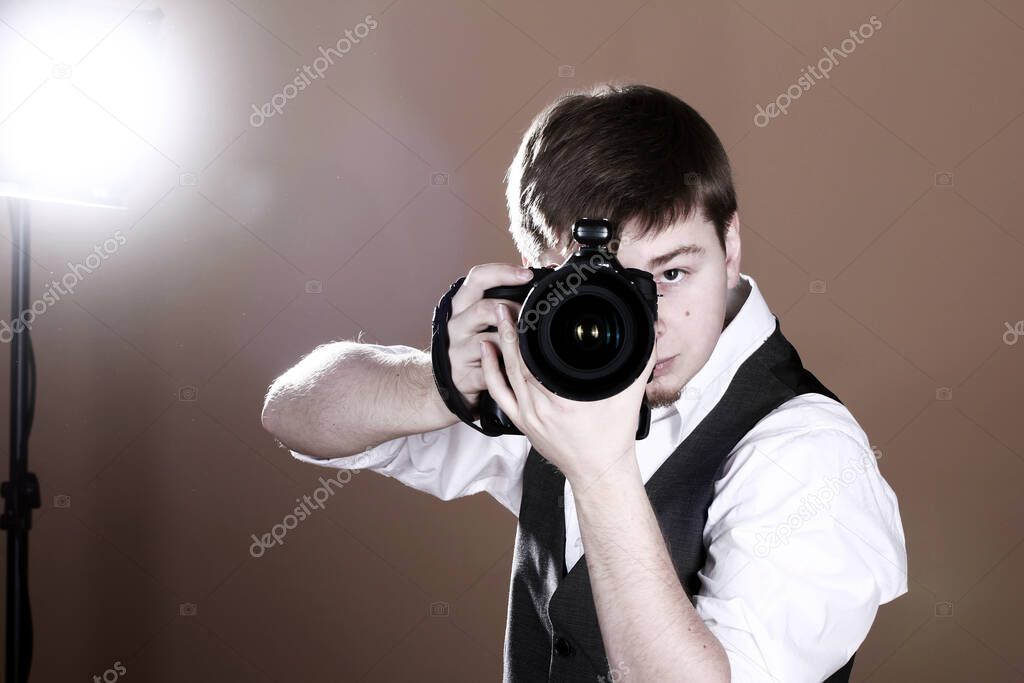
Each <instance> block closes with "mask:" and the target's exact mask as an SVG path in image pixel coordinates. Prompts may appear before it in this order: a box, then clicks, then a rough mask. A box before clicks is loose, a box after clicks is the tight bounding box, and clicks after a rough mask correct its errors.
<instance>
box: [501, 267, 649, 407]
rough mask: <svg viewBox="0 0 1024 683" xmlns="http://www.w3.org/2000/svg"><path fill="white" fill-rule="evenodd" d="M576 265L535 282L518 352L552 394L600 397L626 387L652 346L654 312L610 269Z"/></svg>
mask: <svg viewBox="0 0 1024 683" xmlns="http://www.w3.org/2000/svg"><path fill="white" fill-rule="evenodd" d="M572 276H573V271H572V270H570V269H566V270H565V271H564V272H562V273H559V274H554V275H553V276H552V277H551V278H550V279H547V280H545V281H542V282H541V283H539V284H538V285H535V289H534V290H533V291H531V293H530V294H529V295H528V296H527V298H526V299H525V301H524V303H523V307H522V309H521V311H520V319H521V322H520V351H522V354H523V360H524V361H525V362H526V365H527V367H528V368H529V369H530V372H532V373H533V374H534V376H535V377H536V378H537V379H538V380H539V381H540V382H541V384H543V385H544V386H545V387H547V388H548V389H549V390H551V391H553V392H554V393H556V394H558V395H560V396H564V397H566V398H570V399H573V400H577V401H597V400H600V399H602V398H607V397H609V396H613V395H615V394H617V393H618V392H620V391H622V390H623V389H625V388H626V387H627V386H629V384H630V383H631V382H632V381H633V380H635V379H636V377H637V376H638V375H639V373H640V371H641V370H642V369H643V367H644V364H645V363H646V361H647V358H648V356H649V355H650V353H651V351H652V349H653V347H654V326H653V322H654V320H653V316H652V313H651V311H650V310H649V309H648V307H647V304H646V303H645V302H644V300H643V299H642V298H641V295H640V293H639V292H638V290H637V289H636V287H634V286H633V284H632V283H631V281H628V280H626V279H625V278H624V277H622V276H620V275H618V274H617V273H614V272H610V271H609V272H606V271H603V270H597V271H595V272H588V274H587V277H586V281H584V282H582V283H581V282H578V281H577V282H575V283H574V282H573V281H572Z"/></svg>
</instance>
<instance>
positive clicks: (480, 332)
mask: <svg viewBox="0 0 1024 683" xmlns="http://www.w3.org/2000/svg"><path fill="white" fill-rule="evenodd" d="M532 275H533V274H532V273H531V272H530V270H529V269H528V268H525V267H523V266H513V265H510V264H508V263H484V264H481V265H477V266H473V267H472V268H470V269H469V272H468V273H467V274H466V279H465V280H463V281H462V285H461V286H460V287H459V289H458V291H457V292H455V296H454V297H452V316H451V319H449V321H448V338H449V348H448V356H449V359H450V362H451V365H452V382H453V383H454V384H455V388H456V389H458V390H459V392H461V393H462V396H463V397H464V398H465V400H466V403H467V404H468V405H469V407H470V409H471V410H472V411H473V412H474V414H475V413H476V411H477V406H478V404H479V401H480V392H481V391H484V390H486V389H487V382H486V381H485V380H484V372H483V366H482V365H481V363H480V342H481V341H490V342H491V343H493V344H494V348H496V349H497V348H500V347H499V345H498V332H497V327H498V305H499V304H502V303H503V304H505V305H506V306H508V307H509V311H510V313H511V315H512V317H513V319H515V317H516V316H518V315H519V309H520V308H521V304H520V302H518V301H511V300H509V299H485V298H483V295H484V290H486V289H490V288H491V287H497V286H500V285H505V286H510V285H523V284H526V283H527V282H529V281H530V279H531V278H532ZM488 327H494V328H495V329H494V331H491V332H487V331H485V330H486V329H487V328H488Z"/></svg>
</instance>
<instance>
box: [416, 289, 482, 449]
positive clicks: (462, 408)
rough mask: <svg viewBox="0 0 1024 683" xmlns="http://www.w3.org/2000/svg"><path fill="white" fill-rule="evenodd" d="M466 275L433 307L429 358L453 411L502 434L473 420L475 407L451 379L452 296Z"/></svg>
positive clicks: (470, 421)
mask: <svg viewBox="0 0 1024 683" xmlns="http://www.w3.org/2000/svg"><path fill="white" fill-rule="evenodd" d="M465 279H466V276H465V275H463V276H462V277H460V278H459V279H458V280H456V281H455V282H454V283H452V286H451V287H450V288H449V289H448V291H447V292H446V293H445V294H444V296H442V297H441V299H440V300H439V301H438V302H437V307H436V308H434V317H433V319H432V320H431V335H430V359H431V362H432V364H433V366H434V384H435V385H436V386H437V391H438V393H439V394H441V400H442V401H444V404H445V405H446V406H448V410H450V411H452V414H453V415H455V416H456V417H458V418H459V419H460V420H462V421H463V422H465V423H466V424H468V425H469V426H470V427H472V428H473V429H475V430H477V431H478V432H480V433H482V434H486V435H487V436H499V434H492V433H491V432H490V431H488V430H485V429H483V428H481V427H478V426H477V425H476V424H474V422H473V421H474V420H475V419H476V418H475V417H474V416H473V411H472V410H470V407H469V404H467V403H466V400H465V399H464V398H463V397H462V392H460V391H459V390H458V389H456V388H455V383H454V382H453V381H452V364H451V358H450V356H449V355H448V348H449V346H450V345H451V340H450V339H449V338H448V321H449V320H450V319H451V317H452V298H453V297H454V296H455V292H457V291H459V287H461V286H462V283H463V281H464V280H465Z"/></svg>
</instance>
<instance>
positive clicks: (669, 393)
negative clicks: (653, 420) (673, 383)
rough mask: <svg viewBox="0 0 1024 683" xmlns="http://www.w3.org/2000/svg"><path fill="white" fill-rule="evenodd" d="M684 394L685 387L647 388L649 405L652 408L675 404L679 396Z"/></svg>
mask: <svg viewBox="0 0 1024 683" xmlns="http://www.w3.org/2000/svg"><path fill="white" fill-rule="evenodd" d="M655 381H657V380H655ZM682 395H683V387H681V386H677V387H668V388H663V387H655V388H652V387H648V389H647V405H648V406H650V407H651V408H664V407H666V406H671V405H675V403H676V401H678V400H679V397H680V396H682Z"/></svg>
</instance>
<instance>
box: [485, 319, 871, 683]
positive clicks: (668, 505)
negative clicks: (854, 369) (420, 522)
mask: <svg viewBox="0 0 1024 683" xmlns="http://www.w3.org/2000/svg"><path fill="white" fill-rule="evenodd" d="M805 393H817V394H823V395H825V396H828V397H830V398H833V399H836V400H837V401H838V400H839V399H838V398H836V396H835V395H834V394H833V393H832V392H831V391H829V390H828V389H827V388H825V386H824V385H822V384H821V382H819V381H818V380H817V379H816V378H815V377H814V375H812V374H811V373H810V372H809V371H807V370H805V369H804V367H803V364H802V363H801V362H800V356H799V355H797V352H796V349H794V348H793V346H792V345H791V344H790V343H789V342H788V341H787V340H786V338H785V337H784V336H783V335H782V331H781V329H780V326H779V321H778V319H777V318H776V320H775V331H774V332H773V333H772V335H771V336H770V337H768V339H767V340H765V342H764V344H762V345H761V346H760V347H759V348H758V349H757V351H755V352H754V353H753V354H752V355H751V356H750V357H749V358H747V360H746V361H745V362H744V363H743V364H742V365H741V366H740V367H739V369H738V370H737V372H736V375H735V377H733V380H732V382H731V383H730V384H729V388H728V389H727V390H726V392H725V394H724V395H723V396H722V399H721V400H720V401H719V402H718V404H717V405H715V407H714V408H713V409H712V410H711V412H710V413H708V415H707V416H706V417H705V418H704V419H703V420H702V421H701V423H700V424H699V425H697V427H696V428H695V429H694V430H693V432H692V433H691V434H690V435H689V436H688V437H687V438H686V439H685V440H684V441H683V442H682V443H681V444H680V445H679V446H678V447H677V448H676V450H675V451H674V452H673V453H672V455H670V456H669V457H668V459H667V460H665V462H664V463H662V465H661V467H660V468H658V470H657V471H656V472H655V473H654V474H653V475H652V476H651V478H650V479H649V480H648V481H647V483H646V484H645V488H646V490H647V495H648V498H649V499H650V501H651V507H652V508H653V510H654V513H655V516H656V517H657V519H658V522H659V525H660V526H661V530H662V533H663V534H664V536H665V539H666V545H667V547H668V551H669V555H670V556H671V558H672V562H673V564H674V565H675V569H676V573H677V574H678V576H679V580H680V582H681V583H682V585H683V588H684V589H685V590H686V594H687V595H688V596H690V600H691V602H692V601H693V597H692V596H693V595H694V594H696V593H698V592H699V589H700V580H699V578H698V576H697V571H698V570H699V569H700V568H701V567H702V566H703V565H704V560H705V557H706V555H707V550H706V548H705V547H704V542H703V536H704V525H705V523H706V522H707V517H708V506H709V505H710V504H711V500H712V498H713V497H714V484H715V481H717V480H718V479H719V478H720V477H721V476H722V470H723V467H724V464H725V461H726V458H727V457H728V455H729V454H730V453H731V452H732V450H733V448H734V447H735V446H736V444H737V443H739V441H740V439H741V438H743V436H744V435H746V433H747V432H749V431H750V430H751V428H753V426H754V425H755V424H757V423H758V422H759V421H760V420H761V419H762V418H763V417H765V416H766V415H767V414H768V413H770V412H771V411H773V410H774V409H776V408H777V407H779V406H780V405H782V404H783V403H785V402H786V401H788V400H790V399H791V398H793V397H794V396H797V395H799V394H805ZM564 483H565V476H564V475H563V474H562V473H561V472H560V471H559V470H558V469H557V468H556V467H555V466H554V465H552V464H551V463H550V462H548V461H547V460H545V459H544V457H543V456H542V455H541V454H540V453H538V452H537V451H536V450H535V449H533V448H532V447H531V448H530V452H529V455H528V456H527V459H526V465H525V468H524V471H523V498H522V502H521V504H520V509H519V524H518V527H517V529H516V544H515V554H514V556H513V559H512V580H511V582H510V587H509V604H508V622H507V625H506V630H505V666H504V682H505V683H535V682H536V681H558V682H560V683H561V682H565V683H576V682H577V681H580V682H582V681H588V682H593V681H597V680H598V677H599V676H603V677H604V679H603V680H605V681H610V680H612V677H611V676H610V674H609V669H608V661H607V658H606V656H605V651H604V643H603V641H602V640H601V630H600V628H599V626H598V621H597V611H596V608H595V607H594V596H593V594H592V593H591V590H590V575H589V574H588V571H587V562H586V559H587V557H586V554H584V555H583V557H581V558H580V559H579V560H578V561H577V563H576V564H575V565H573V568H572V570H571V571H570V572H569V573H568V574H566V572H565V517H564V514H565V512H564V510H563V502H562V493H563V486H564ZM852 667H853V657H850V660H849V661H848V662H847V663H846V664H845V665H844V666H843V667H842V668H841V669H839V670H838V671H836V672H835V673H834V674H833V675H832V676H831V677H830V678H828V680H827V683H845V682H846V681H848V680H849V677H850V670H851V669H852ZM616 678H617V677H616Z"/></svg>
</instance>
